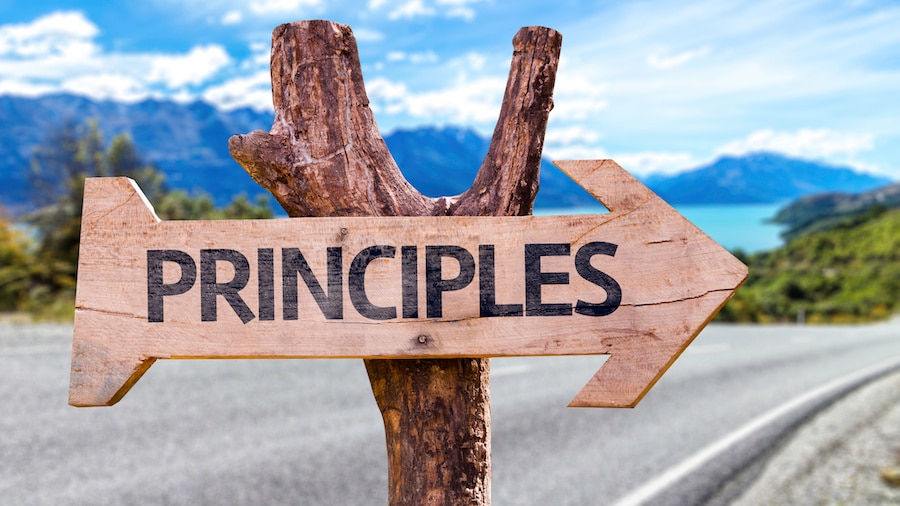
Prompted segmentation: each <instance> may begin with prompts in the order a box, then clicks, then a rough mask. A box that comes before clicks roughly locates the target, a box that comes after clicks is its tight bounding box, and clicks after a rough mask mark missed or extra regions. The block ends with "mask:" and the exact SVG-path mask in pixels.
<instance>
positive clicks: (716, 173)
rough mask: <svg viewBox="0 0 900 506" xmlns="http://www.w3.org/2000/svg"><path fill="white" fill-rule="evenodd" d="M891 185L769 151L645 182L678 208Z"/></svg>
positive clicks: (773, 200) (771, 200)
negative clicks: (680, 205) (681, 206)
mask: <svg viewBox="0 0 900 506" xmlns="http://www.w3.org/2000/svg"><path fill="white" fill-rule="evenodd" d="M890 182H891V181H890V180H889V179H886V178H881V177H877V176H872V175H868V174H863V173H860V172H856V171H853V170H852V169H849V168H846V167H834V166H830V165H826V164H822V163H818V162H812V161H807V160H798V159H794V158H788V157H786V156H783V155H779V154H776V153H765V152H762V153H751V154H748V155H746V156H742V157H733V156H724V157H722V158H719V159H718V160H716V161H714V162H713V163H711V164H709V165H706V166H703V167H698V168H697V169H694V170H691V171H688V172H683V173H680V174H675V175H672V176H661V175H656V176H651V177H649V178H647V179H646V183H647V185H648V186H650V188H652V189H653V190H654V191H655V192H656V193H658V194H659V196H660V197H662V198H663V199H665V200H666V201H668V202H669V203H671V204H676V205H678V204H761V203H777V202H785V201H789V200H795V199H798V198H800V197H803V196H806V195H811V194H816V193H824V192H835V191H841V192H851V193H856V192H862V191H866V190H871V189H873V188H876V187H879V186H884V185H886V184H888V183H890Z"/></svg>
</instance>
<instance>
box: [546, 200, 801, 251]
mask: <svg viewBox="0 0 900 506" xmlns="http://www.w3.org/2000/svg"><path fill="white" fill-rule="evenodd" d="M782 206H783V204H751V205H692V206H676V207H675V208H676V209H677V210H678V212H679V213H681V214H682V215H683V216H684V217H685V218H687V219H688V220H690V221H691V223H693V224H694V225H696V226H697V227H698V228H699V229H700V230H703V232H705V233H706V234H707V235H708V236H710V237H712V238H713V239H714V240H715V241H716V242H718V243H719V244H721V245H722V246H724V247H726V248H728V249H729V250H735V249H738V248H739V249H742V250H744V251H746V252H749V253H753V252H756V251H764V250H770V249H775V248H778V247H779V246H782V245H783V244H784V241H782V240H781V236H780V235H779V234H780V233H781V231H782V230H783V227H781V226H778V225H773V224H771V223H766V220H768V219H770V218H772V217H773V216H775V212H776V211H778V209H780V208H781V207H782ZM598 212H599V213H605V212H606V210H605V209H603V208H602V207H570V208H562V209H535V210H534V214H536V215H554V214H590V213H598Z"/></svg>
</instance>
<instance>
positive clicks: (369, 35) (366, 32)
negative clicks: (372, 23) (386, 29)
mask: <svg viewBox="0 0 900 506" xmlns="http://www.w3.org/2000/svg"><path fill="white" fill-rule="evenodd" d="M353 37H354V38H356V40H357V41H359V42H381V41H382V40H384V34H383V33H381V32H379V31H377V30H372V29H371V28H354V29H353Z"/></svg>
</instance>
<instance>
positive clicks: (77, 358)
mask: <svg viewBox="0 0 900 506" xmlns="http://www.w3.org/2000/svg"><path fill="white" fill-rule="evenodd" d="M115 355H116V354H115V353H114V352H113V350H111V349H110V348H108V347H107V346H105V345H104V344H102V343H98V342H95V341H93V340H90V339H79V336H78V335H77V334H76V336H75V339H74V340H73V342H72V369H71V372H70V374H69V404H70V405H72V406H78V407H87V406H112V405H113V404H115V403H117V402H119V399H121V398H122V397H123V396H124V395H125V394H126V393H128V390H130V389H131V387H132V386H133V385H134V384H135V383H136V382H137V380H139V379H140V378H141V376H143V374H144V373H145V372H147V369H149V368H150V366H151V365H153V362H155V361H156V359H152V358H151V359H147V360H129V359H121V358H118V357H117V356H115Z"/></svg>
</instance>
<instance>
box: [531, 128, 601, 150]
mask: <svg viewBox="0 0 900 506" xmlns="http://www.w3.org/2000/svg"><path fill="white" fill-rule="evenodd" d="M598 140H600V134H598V133H597V132H596V131H594V130H590V129H588V128H585V127H583V126H581V125H574V126H569V127H563V128H554V127H551V128H548V129H547V134H546V135H545V136H544V144H546V145H556V146H570V145H572V144H578V143H594V142H597V141H598Z"/></svg>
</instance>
